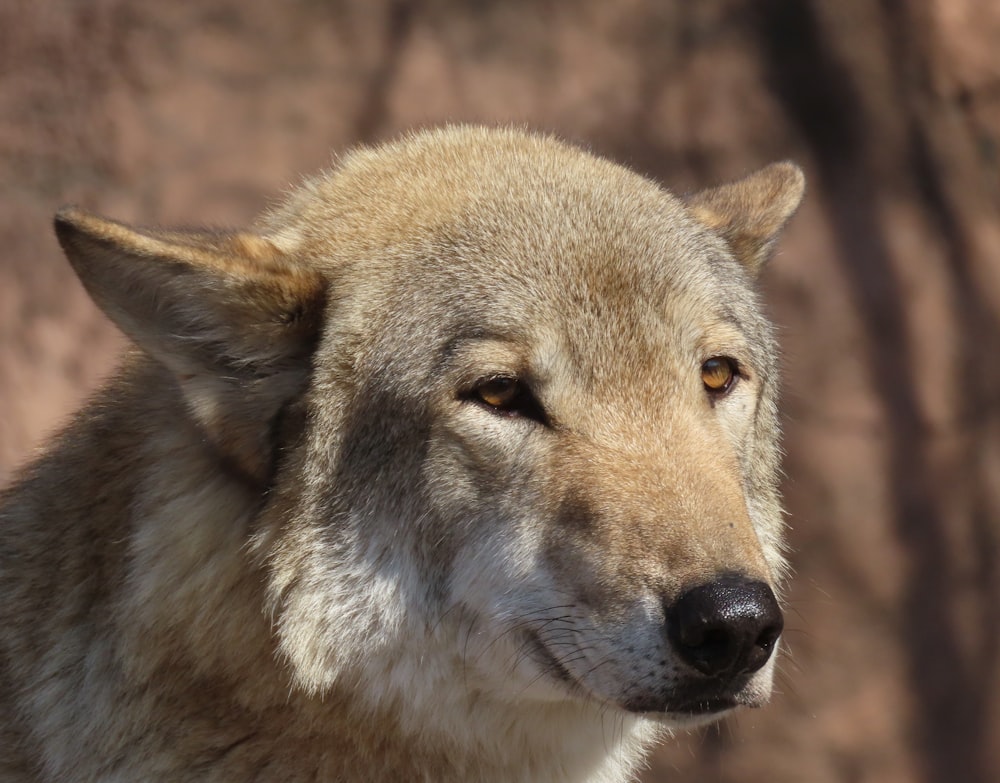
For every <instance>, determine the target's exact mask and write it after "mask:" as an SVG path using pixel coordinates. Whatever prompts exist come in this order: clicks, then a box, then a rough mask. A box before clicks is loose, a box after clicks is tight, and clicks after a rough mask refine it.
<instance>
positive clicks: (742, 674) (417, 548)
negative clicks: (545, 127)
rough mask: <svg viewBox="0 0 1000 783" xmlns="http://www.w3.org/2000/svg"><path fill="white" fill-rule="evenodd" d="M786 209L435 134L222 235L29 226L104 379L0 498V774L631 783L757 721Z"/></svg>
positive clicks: (373, 153)
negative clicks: (768, 308)
mask: <svg viewBox="0 0 1000 783" xmlns="http://www.w3.org/2000/svg"><path fill="white" fill-rule="evenodd" d="M802 189H803V182H802V175H801V173H800V172H799V170H798V169H797V168H796V167H795V166H793V165H791V164H787V163H782V164H775V165H772V166H770V167H767V168H765V169H762V170H761V171H759V172H757V173H756V174H753V175H751V176H749V177H747V178H746V179H743V180H740V181H738V182H734V183H730V184H728V185H723V186H721V187H717V188H714V189H710V190H706V191H702V192H700V193H696V194H694V195H692V196H689V197H687V198H684V199H680V198H678V197H676V196H674V195H672V194H670V193H669V192H667V191H665V190H664V189H662V188H661V187H659V186H658V185H656V184H654V183H653V182H650V181H649V180H647V179H644V178H643V177H641V176H639V175H637V174H635V173H632V172H630V171H628V170H626V169H624V168H622V167H620V166H617V165H615V164H613V163H610V162H607V161H604V160H601V159H598V158H595V157H593V156H591V155H590V154H588V153H586V152H584V151H581V150H579V149H577V148H574V147H572V146H569V145H566V144H564V143H561V142H559V141H557V140H554V139H552V138H550V137H547V136H543V135H535V134H530V133H525V132H521V131H517V130H510V129H482V128H473V127H450V128H445V129H441V130H434V131H428V132H423V133H419V134H416V135H412V136H410V137H407V138H405V139H403V140H401V141H399V142H397V143H393V144H388V145H385V146H381V147H378V148H374V149H361V150H357V151H355V152H352V153H350V154H349V155H347V156H346V157H345V158H344V159H343V160H341V161H340V162H339V163H338V164H337V165H336V166H335V168H333V170H331V171H329V172H327V173H325V174H322V175H320V176H318V177H316V178H314V179H310V180H308V181H306V182H305V183H304V184H302V185H301V186H300V187H299V188H297V189H296V190H295V191H294V192H292V193H291V194H290V195H289V196H288V197H287V198H286V200H285V201H284V203H283V204H282V205H281V206H278V207H277V208H275V209H273V210H272V211H270V212H269V213H267V214H265V215H264V216H263V217H262V218H261V219H260V220H259V221H258V222H257V223H256V224H255V225H254V226H253V227H252V228H250V229H248V230H246V231H240V232H212V231H204V232H197V231H184V232H181V231H166V230H159V229H146V228H132V227H127V226H125V225H122V224H119V223H116V222H113V221H110V220H107V219H103V218H99V217H96V216H94V215H91V214H88V213H86V212H83V211H81V210H78V209H73V208H70V209H66V210H63V211H62V212H60V213H59V214H58V215H57V217H56V230H57V233H58V236H59V239H60V241H61V243H62V246H63V248H64V249H65V251H66V254H67V256H68V257H69V260H70V262H71V263H72V264H73V266H74V268H75V270H76V272H77V273H78V275H79V277H80V279H81V280H82V281H83V284H84V285H85V287H86V288H87V290H88V291H89V293H90V294H91V296H92V297H93V298H94V300H95V301H96V302H97V303H98V305H100V306H101V307H102V308H103V309H104V311H105V312H106V313H107V314H108V316H109V317H110V318H112V319H113V320H114V321H115V323H117V324H118V326H119V327H120V328H121V329H122V330H123V331H124V332H125V334H126V335H127V336H128V337H129V338H130V339H131V340H132V341H133V343H134V348H133V349H132V350H131V351H130V352H129V354H128V356H127V357H126V358H125V360H124V361H123V364H122V367H121V369H120V371H119V372H118V373H117V374H116V376H115V377H114V378H112V379H111V380H110V381H109V382H108V383H107V384H106V386H105V387H104V388H103V389H102V390H101V391H100V392H98V393H97V394H96V396H95V397H94V398H93V400H92V401H91V402H90V404H89V405H87V406H86V408H85V409H84V410H83V411H81V412H80V413H79V414H78V415H77V416H76V417H75V418H74V419H73V420H72V421H71V423H70V424H69V425H68V426H67V427H66V428H65V430H64V431H63V432H62V433H61V434H60V435H59V436H58V437H57V438H56V439H55V440H54V442H53V443H52V444H51V445H50V447H49V448H48V450H47V451H46V452H45V453H44V454H43V455H42V456H41V457H40V458H38V459H37V460H36V461H35V462H33V463H32V464H30V465H28V466H27V467H26V468H24V470H23V471H22V473H21V474H20V476H19V477H18V478H17V480H16V481H15V482H14V483H13V484H12V485H11V486H10V487H9V488H8V489H7V490H6V491H5V492H4V494H3V496H2V501H0V595H2V601H0V781H4V782H5V783H15V782H16V783H27V782H28V781H31V782H32V783H38V782H39V781H178V780H185V781H195V780H203V781H251V780H260V781H345V782H346V781H390V780H391V781H400V780H407V781H475V780H482V781H532V782H533V783H544V782H545V781H553V782H554V781H624V780H628V779H630V778H631V776H632V775H633V774H634V771H635V769H636V768H637V766H638V765H639V764H640V763H641V761H642V758H643V755H644V753H645V752H646V751H647V750H648V749H649V748H650V747H651V746H652V744H653V743H655V742H656V741H657V739H658V738H659V737H660V736H662V735H663V734H664V733H667V732H669V731H671V730H673V729H675V728H679V727H686V726H691V725H697V724H698V723H700V722H704V721H706V720H712V719H715V718H717V717H719V716H721V715H723V714H725V713H727V712H728V711H730V710H733V709H736V708H739V707H757V706H760V705H762V704H763V703H764V702H765V701H766V700H767V699H768V696H769V693H770V690H771V681H772V676H773V668H774V659H775V655H776V650H777V648H778V647H779V644H780V642H779V637H780V633H781V629H782V620H781V611H780V608H779V605H778V601H777V599H776V597H775V595H776V593H777V592H778V591H779V587H780V583H781V579H782V575H783V559H782V553H781V538H782V522H781V516H780V507H779V498H778V492H777V480H776V475H777V470H778V445H777V440H778V424H777V413H776V359H775V346H774V341H773V337H772V330H771V328H770V326H769V325H768V323H767V321H766V319H765V318H764V316H763V315H762V313H761V309H760V306H759V304H758V301H757V295H756V294H755V292H754V282H755V279H756V277H757V275H758V273H759V270H760V268H761V267H762V265H763V263H764V262H765V260H766V259H767V257H768V255H769V253H770V252H771V249H772V245H773V243H774V241H775V239H776V237H777V234H778V232H779V230H780V229H781V227H782V225H783V224H784V223H785V221H786V220H787V219H788V217H789V216H790V215H791V213H792V212H793V211H794V209H795V208H796V206H797V204H798V202H799V200H800V198H801V195H802Z"/></svg>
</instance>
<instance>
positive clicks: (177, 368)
mask: <svg viewBox="0 0 1000 783" xmlns="http://www.w3.org/2000/svg"><path fill="white" fill-rule="evenodd" d="M55 230H56V234H57V236H58V237H59V242H60V244H61V245H62V247H63V249H64V250H65V252H66V255H67V257H68V258H69V260H70V263H71V264H72V265H73V268H74V269H75V270H76V273H77V275H78V276H79V277H80V280H81V281H82V282H83V285H84V287H85V288H86V289H87V291H88V293H89V294H90V295H91V297H92V298H93V299H94V301H95V302H96V303H97V304H98V306H100V307H101V309H102V310H104V312H105V313H107V315H108V316H109V317H110V318H111V319H112V320H113V321H114V322H115V323H116V324H117V325H118V326H119V327H120V328H121V330H122V331H123V332H125V334H126V335H128V336H129V337H130V338H131V339H132V340H134V341H135V342H136V344H137V345H138V346H139V347H140V348H142V349H143V350H144V351H145V352H146V353H147V354H149V355H150V356H151V357H153V358H154V359H156V360H157V361H159V362H160V363H161V364H162V365H164V366H165V367H166V368H168V370H170V371H171V373H172V374H173V376H174V378H175V380H176V381H177V383H178V386H179V389H180V391H181V394H182V396H183V398H184V401H185V403H186V404H187V407H188V409H189V411H190V412H191V414H192V416H193V418H194V419H195V421H196V422H198V423H199V424H200V425H201V426H202V428H203V429H204V430H205V432H206V434H207V435H208V437H209V439H210V440H211V441H212V442H213V443H214V444H215V446H216V447H217V448H218V449H219V451H220V453H222V454H223V455H224V456H225V457H226V458H227V459H229V460H230V461H233V462H235V463H236V464H237V465H238V466H239V467H240V468H241V469H242V470H243V471H244V472H245V473H246V474H248V475H249V476H251V477H252V478H254V479H255V480H263V479H264V478H265V477H266V473H267V471H268V469H269V467H268V466H269V464H270V454H269V451H270V447H269V444H268V443H267V439H268V438H269V437H270V431H271V425H272V422H273V421H274V419H275V417H276V416H277V415H278V413H279V411H280V410H281V409H282V408H283V407H284V406H285V405H286V404H287V403H288V402H289V401H290V400H292V399H294V398H295V397H296V396H297V395H298V394H299V393H301V391H302V389H303V388H304V386H305V383H306V381H307V379H308V377H309V373H310V372H311V356H312V352H313V350H314V348H315V345H316V342H317V341H318V339H319V334H320V328H321V324H322V316H323V310H324V307H325V302H326V282H325V279H324V278H323V276H322V275H321V274H320V273H319V272H318V271H317V270H314V269H312V268H310V267H308V266H305V265H303V264H296V263H295V262H294V261H293V260H291V259H288V258H286V257H285V256H283V255H282V253H281V252H280V251H279V250H278V249H277V248H276V247H275V246H274V245H273V244H272V243H270V242H269V241H268V240H267V239H266V238H265V237H262V236H258V235H255V234H251V233H240V232H238V233H231V232H209V231H204V232H202V231H163V230H158V229H139V228H131V227H129V226H126V225H124V224H121V223H117V222H115V221H112V220H107V219H105V218H101V217H98V216H96V215H91V214H89V213H87V212H84V211H83V210H80V209H77V208H75V207H69V208H66V209H63V210H60V211H59V212H58V213H57V215H56V218H55Z"/></svg>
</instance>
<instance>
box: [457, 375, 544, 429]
mask: <svg viewBox="0 0 1000 783" xmlns="http://www.w3.org/2000/svg"><path fill="white" fill-rule="evenodd" d="M465 397H466V399H469V400H472V401H473V402H477V403H479V404H480V405H482V406H483V407H486V408H488V409H489V410H491V411H493V412H494V413H498V414H501V415H504V416H523V417H525V418H528V419H534V420H535V421H537V422H540V423H542V424H548V417H547V416H546V415H545V411H544V410H543V409H542V406H541V404H540V403H539V402H538V400H536V399H535V396H534V395H533V394H532V393H531V391H530V390H529V389H528V387H527V385H525V384H524V383H522V382H521V381H519V380H518V379H517V378H512V377H510V376H505V375H501V376H497V377H494V378H487V379H486V380H484V381H480V382H479V383H478V384H476V386H474V387H473V388H472V389H471V390H470V391H469V392H467V393H466V395H465Z"/></svg>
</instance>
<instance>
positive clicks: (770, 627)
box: [667, 576, 784, 676]
mask: <svg viewBox="0 0 1000 783" xmlns="http://www.w3.org/2000/svg"><path fill="white" fill-rule="evenodd" d="M783 627H784V620H783V619H782V616H781V609H779V608H778V602H777V600H776V599H775V597H774V593H773V592H772V591H771V588H770V587H768V586H767V585H766V584H764V583H763V582H756V581H751V580H749V579H745V578H743V577H740V576H726V577H722V578H720V579H717V580H716V581H714V582H709V583H708V584H704V585H699V586H698V587H694V588H692V589H690V590H688V591H687V592H685V593H683V594H682V595H681V597H680V598H678V599H677V602H676V603H675V604H674V605H673V606H672V607H670V608H669V609H668V610H667V634H668V636H669V638H670V642H671V644H673V646H674V649H675V650H676V651H677V654H678V655H679V656H680V657H681V659H682V660H684V661H685V662H686V663H688V664H690V665H691V666H693V667H694V668H695V669H697V670H698V671H700V672H701V673H702V674H707V675H709V676H719V675H723V674H725V675H729V676H735V675H738V674H750V673H752V672H755V671H757V670H758V669H760V668H761V667H762V666H763V665H764V664H765V663H767V659H768V658H770V657H771V652H772V651H773V650H774V644H775V642H777V641H778V637H779V636H780V635H781V629H782V628H783Z"/></svg>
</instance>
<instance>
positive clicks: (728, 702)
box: [525, 631, 740, 718]
mask: <svg viewBox="0 0 1000 783" xmlns="http://www.w3.org/2000/svg"><path fill="white" fill-rule="evenodd" d="M525 641H526V644H527V645H529V646H530V652H531V655H532V656H533V657H534V659H535V662H536V663H537V664H538V665H539V667H540V668H541V669H542V670H543V671H544V672H545V673H546V674H548V675H549V676H551V677H552V678H553V679H555V680H557V681H559V682H562V683H564V684H565V685H566V686H568V687H569V688H570V689H572V691H573V692H574V693H575V694H577V695H579V694H581V693H583V694H587V695H588V696H590V697H591V698H596V699H598V700H600V701H607V699H605V698H601V697H600V696H598V695H597V694H595V693H593V692H592V691H591V689H590V688H588V687H587V686H586V685H585V684H584V683H582V682H580V680H578V679H577V678H576V677H575V676H574V675H573V674H572V673H571V672H570V671H569V669H568V668H566V666H565V664H563V663H562V662H561V661H560V660H559V658H558V657H557V656H556V655H555V654H554V653H553V652H552V651H551V650H549V648H548V647H547V646H546V645H545V642H544V641H542V638H541V636H540V635H539V634H538V633H537V632H534V631H529V632H528V633H527V634H526V638H525ZM713 690H714V689H713ZM692 691H695V692H694V693H692ZM618 706H620V707H621V708H622V709H624V710H626V711H627V712H631V713H635V714H644V715H650V716H658V717H663V716H669V715H676V716H684V717H691V718H703V717H710V716H713V715H717V714H720V713H723V712H728V711H729V710H732V709H735V708H736V707H738V706H740V701H739V699H738V698H737V696H736V693H735V690H734V691H733V692H722V693H719V692H716V693H710V694H704V695H699V694H698V693H697V691H696V690H695V689H693V688H692V689H690V690H688V691H687V692H686V693H681V694H678V695H674V696H670V695H667V696H662V695H660V696H648V697H640V698H637V699H629V700H627V701H624V702H618Z"/></svg>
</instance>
